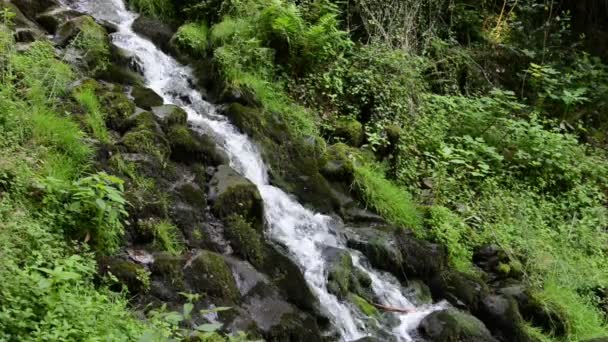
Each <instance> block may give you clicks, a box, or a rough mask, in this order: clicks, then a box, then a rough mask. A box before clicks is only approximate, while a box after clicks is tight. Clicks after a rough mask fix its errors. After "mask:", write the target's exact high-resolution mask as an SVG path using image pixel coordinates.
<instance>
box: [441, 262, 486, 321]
mask: <svg viewBox="0 0 608 342" xmlns="http://www.w3.org/2000/svg"><path fill="white" fill-rule="evenodd" d="M429 286H430V288H431V292H432V294H433V298H435V299H447V300H448V301H449V302H450V303H451V304H452V305H454V306H456V307H458V308H462V309H466V310H469V311H471V312H474V313H477V312H480V310H481V308H482V300H483V299H484V298H486V297H487V296H488V294H489V289H488V287H487V285H486V284H485V282H483V280H481V279H479V278H478V277H477V276H475V275H472V274H468V273H462V272H458V271H454V270H445V271H443V272H441V273H437V274H435V276H434V277H433V278H432V279H431V281H430V282H429Z"/></svg>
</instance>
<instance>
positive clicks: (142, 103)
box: [131, 85, 164, 110]
mask: <svg viewBox="0 0 608 342" xmlns="http://www.w3.org/2000/svg"><path fill="white" fill-rule="evenodd" d="M131 95H132V96H133V100H134V101H135V104H136V105H137V106H138V107H140V108H143V109H145V110H150V109H152V107H157V106H162V104H163V102H164V101H163V98H162V97H160V95H158V94H157V93H155V92H154V90H152V89H149V88H146V87H142V86H139V85H136V86H133V89H132V90H131Z"/></svg>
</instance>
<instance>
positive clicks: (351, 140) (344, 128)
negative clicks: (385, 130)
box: [333, 118, 365, 147]
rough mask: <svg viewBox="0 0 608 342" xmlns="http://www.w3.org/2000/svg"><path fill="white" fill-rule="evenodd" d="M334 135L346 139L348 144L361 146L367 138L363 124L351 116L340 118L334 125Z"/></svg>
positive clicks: (342, 139)
mask: <svg viewBox="0 0 608 342" xmlns="http://www.w3.org/2000/svg"><path fill="white" fill-rule="evenodd" d="M333 128H334V132H333V137H334V138H338V139H340V140H341V141H344V142H345V143H346V144H348V145H350V146H353V147H359V146H361V145H362V144H363V140H364V138H365V135H364V132H363V125H362V124H361V123H360V122H359V121H357V120H355V119H351V118H340V119H338V120H337V122H336V123H334V125H333Z"/></svg>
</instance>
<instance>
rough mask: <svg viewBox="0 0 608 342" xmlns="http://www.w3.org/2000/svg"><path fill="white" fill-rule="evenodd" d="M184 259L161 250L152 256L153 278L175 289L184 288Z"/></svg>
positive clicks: (180, 289)
mask: <svg viewBox="0 0 608 342" xmlns="http://www.w3.org/2000/svg"><path fill="white" fill-rule="evenodd" d="M185 264H186V260H185V259H184V257H182V256H175V255H173V254H170V253H167V252H163V253H159V254H156V255H155V256H154V264H152V267H151V271H152V277H153V278H154V279H160V280H162V281H163V282H165V283H167V284H168V285H170V286H171V287H172V288H174V289H175V290H176V291H183V290H184V265H185Z"/></svg>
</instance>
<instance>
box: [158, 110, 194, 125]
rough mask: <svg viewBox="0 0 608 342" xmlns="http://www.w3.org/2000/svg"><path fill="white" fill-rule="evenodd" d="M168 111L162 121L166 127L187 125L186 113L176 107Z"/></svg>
mask: <svg viewBox="0 0 608 342" xmlns="http://www.w3.org/2000/svg"><path fill="white" fill-rule="evenodd" d="M170 109H171V110H170V111H169V113H168V114H167V116H166V117H165V118H164V120H163V122H164V124H165V125H167V127H171V126H173V125H186V124H187V123H188V113H186V112H185V111H184V110H183V109H181V108H180V107H177V106H173V107H171V108H170Z"/></svg>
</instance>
